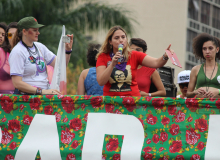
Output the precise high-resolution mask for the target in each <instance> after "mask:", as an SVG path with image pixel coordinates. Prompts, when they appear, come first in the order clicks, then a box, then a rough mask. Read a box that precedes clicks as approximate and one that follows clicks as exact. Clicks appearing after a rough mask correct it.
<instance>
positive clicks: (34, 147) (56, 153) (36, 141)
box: [15, 114, 61, 160]
mask: <svg viewBox="0 0 220 160" xmlns="http://www.w3.org/2000/svg"><path fill="white" fill-rule="evenodd" d="M38 150H39V151H40V156H41V160H61V155H60V148H59V136H58V131H57V124H56V117H55V116H54V115H43V114H36V115H35V117H34V119H33V120H32V122H31V125H30V127H29V129H28V132H27V134H26V136H25V138H24V139H23V141H22V143H21V145H20V146H19V148H18V150H17V152H16V155H15V160H25V159H27V160H35V157H36V155H37V152H38Z"/></svg>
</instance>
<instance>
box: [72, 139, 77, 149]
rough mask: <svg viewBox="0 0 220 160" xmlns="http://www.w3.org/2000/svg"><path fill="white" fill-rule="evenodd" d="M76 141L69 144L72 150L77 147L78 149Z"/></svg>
mask: <svg viewBox="0 0 220 160" xmlns="http://www.w3.org/2000/svg"><path fill="white" fill-rule="evenodd" d="M78 145H79V144H78V141H77V140H75V141H73V143H72V144H71V147H72V148H74V149H76V148H77V147H78Z"/></svg>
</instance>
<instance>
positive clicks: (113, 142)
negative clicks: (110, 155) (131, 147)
mask: <svg viewBox="0 0 220 160" xmlns="http://www.w3.org/2000/svg"><path fill="white" fill-rule="evenodd" d="M118 145H119V142H118V139H117V138H110V139H109V142H108V143H107V144H106V150H107V151H110V152H112V151H116V149H117V148H118Z"/></svg>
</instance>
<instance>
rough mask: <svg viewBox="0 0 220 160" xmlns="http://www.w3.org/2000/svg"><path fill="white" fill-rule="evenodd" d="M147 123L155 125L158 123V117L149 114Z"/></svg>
mask: <svg viewBox="0 0 220 160" xmlns="http://www.w3.org/2000/svg"><path fill="white" fill-rule="evenodd" d="M147 123H148V124H151V125H155V124H156V123H157V117H156V116H153V115H152V114H149V115H148V116H147Z"/></svg>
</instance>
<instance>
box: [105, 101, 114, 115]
mask: <svg viewBox="0 0 220 160" xmlns="http://www.w3.org/2000/svg"><path fill="white" fill-rule="evenodd" d="M114 108H115V107H114V105H113V104H111V103H107V104H106V105H105V110H106V113H113V110H114Z"/></svg>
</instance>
